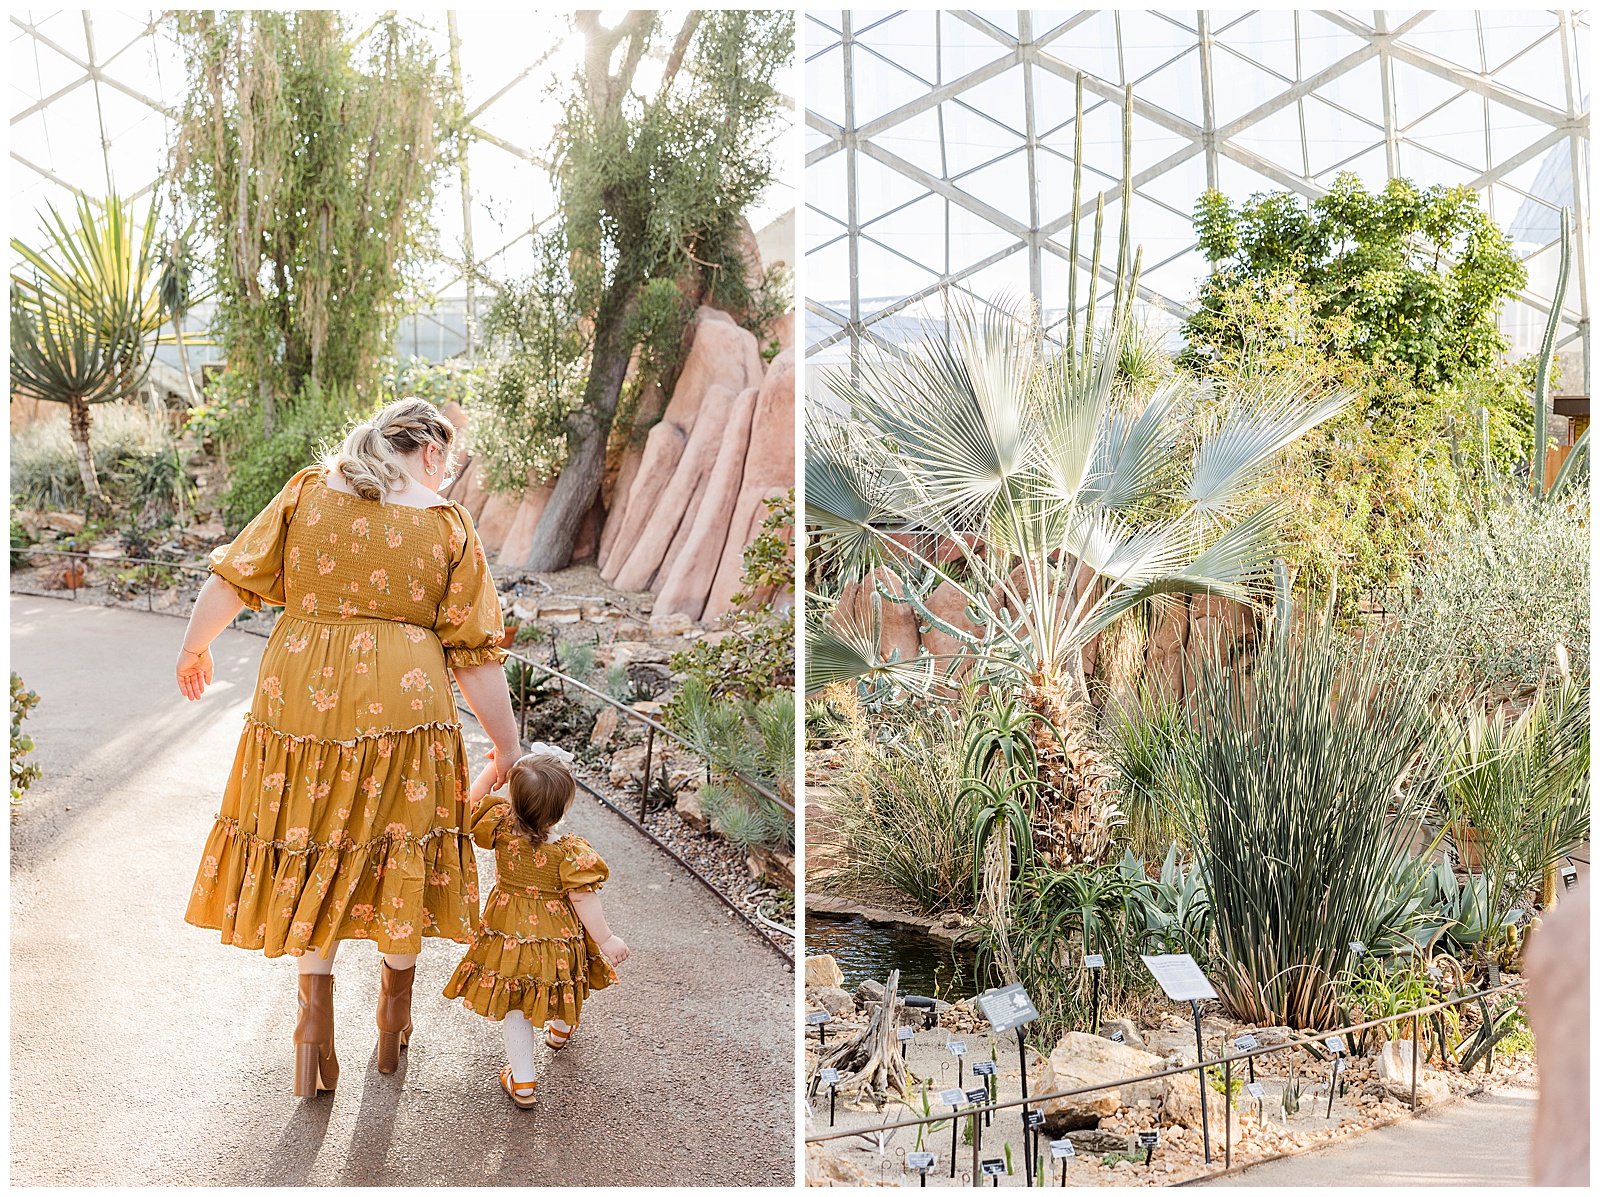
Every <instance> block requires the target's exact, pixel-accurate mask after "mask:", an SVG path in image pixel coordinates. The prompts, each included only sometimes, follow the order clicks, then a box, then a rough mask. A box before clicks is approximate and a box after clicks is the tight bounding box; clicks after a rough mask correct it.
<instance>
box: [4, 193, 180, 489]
mask: <svg viewBox="0 0 1600 1197" xmlns="http://www.w3.org/2000/svg"><path fill="white" fill-rule="evenodd" d="M48 210H49V220H47V221H46V223H45V231H46V236H47V239H48V245H47V247H46V248H45V249H44V250H36V249H33V248H30V247H29V246H26V245H24V244H23V243H22V242H20V241H18V240H16V239H15V238H13V239H12V241H11V248H12V250H13V251H14V252H15V253H16V254H17V256H18V257H19V258H20V259H21V260H22V263H23V264H24V266H25V267H26V269H25V271H19V272H17V273H13V275H12V276H11V390H12V393H13V394H17V395H23V396H26V397H28V398H30V399H38V400H43V401H44V402H48V403H62V404H65V405H66V407H67V410H68V413H69V418H68V431H69V433H70V435H71V437H72V442H73V447H74V450H75V452H76V455H77V460H78V474H79V477H80V478H81V479H82V482H83V489H84V492H85V494H87V495H88V496H89V499H90V501H91V502H99V501H100V500H101V497H102V495H101V490H100V480H99V477H98V476H97V474H96V472H95V466H94V453H93V451H92V450H91V449H90V445H89V428H90V423H91V416H90V411H89V409H90V406H91V405H92V404H96V403H109V402H112V401H114V400H117V399H124V398H126V397H128V396H129V395H132V394H134V393H135V392H137V391H138V390H139V388H140V387H142V386H143V385H144V380H145V378H146V377H147V376H148V375H149V372H150V363H151V360H152V358H151V355H150V354H148V353H147V352H146V347H145V343H144V342H145V337H146V336H147V335H149V334H150V333H153V332H155V331H157V330H158V329H159V328H160V327H161V323H162V320H163V319H164V317H163V316H162V312H161V306H160V301H159V299H158V298H157V296H156V293H155V289H154V287H153V285H152V281H151V265H152V260H153V254H152V239H153V231H154V226H155V202H154V200H152V201H151V207H150V211H149V213H148V214H147V216H146V218H145V222H144V225H143V226H142V228H141V227H138V226H136V225H135V223H134V219H133V213H132V208H131V205H124V204H123V202H122V201H121V200H119V199H118V198H117V196H116V195H114V194H113V195H111V196H110V197H108V199H107V200H106V202H105V204H104V205H102V206H97V205H96V204H95V203H94V202H93V201H91V200H89V199H88V198H87V197H85V196H79V197H78V203H77V216H78V220H77V224H76V225H75V226H74V225H72V224H69V223H68V221H67V220H66V219H65V218H64V217H63V216H62V215H61V213H59V212H57V211H56V210H55V208H54V207H50V208H49V209H48Z"/></svg>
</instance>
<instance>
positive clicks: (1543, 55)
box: [1494, 37, 1567, 112]
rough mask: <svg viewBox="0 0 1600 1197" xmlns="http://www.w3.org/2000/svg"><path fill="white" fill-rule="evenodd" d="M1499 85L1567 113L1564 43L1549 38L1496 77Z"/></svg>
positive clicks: (1499, 72)
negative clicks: (1563, 60) (1562, 66)
mask: <svg viewBox="0 0 1600 1197" xmlns="http://www.w3.org/2000/svg"><path fill="white" fill-rule="evenodd" d="M1494 79H1495V82H1496V83H1499V84H1501V85H1503V86H1505V87H1509V88H1511V89H1512V90H1513V91H1520V92H1521V93H1522V94H1523V95H1525V96H1527V97H1529V98H1530V99H1534V100H1540V101H1542V102H1543V103H1546V104H1548V105H1550V107H1552V108H1554V109H1556V110H1558V111H1560V112H1565V111H1566V110H1567V82H1566V72H1564V71H1563V70H1562V69H1561V39H1560V38H1559V37H1548V38H1546V39H1545V40H1544V41H1543V42H1541V43H1539V45H1537V46H1535V47H1534V48H1533V49H1532V50H1529V51H1528V52H1527V53H1526V54H1524V55H1523V56H1522V57H1521V58H1519V59H1517V60H1516V61H1515V62H1513V63H1511V64H1509V65H1508V66H1503V67H1501V68H1500V69H1499V70H1498V71H1496V72H1495V73H1494Z"/></svg>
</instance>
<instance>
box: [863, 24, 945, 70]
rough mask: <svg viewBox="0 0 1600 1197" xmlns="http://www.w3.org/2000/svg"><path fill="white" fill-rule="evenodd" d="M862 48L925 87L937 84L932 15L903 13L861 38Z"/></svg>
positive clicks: (875, 26)
mask: <svg viewBox="0 0 1600 1197" xmlns="http://www.w3.org/2000/svg"><path fill="white" fill-rule="evenodd" d="M860 41H861V43H862V44H863V45H865V46H869V47H871V48H872V49H873V50H875V51H876V52H877V53H878V54H879V55H880V56H881V57H882V59H883V60H885V61H887V62H891V63H893V64H894V65H895V66H896V67H898V68H900V69H901V70H902V71H906V72H909V73H910V74H912V75H914V76H916V77H917V78H919V79H921V80H922V82H923V83H924V84H925V85H927V86H928V87H933V86H935V85H936V84H937V82H938V80H939V55H938V51H937V50H936V49H935V41H936V38H935V36H934V14H933V13H931V12H917V11H911V12H903V13H899V14H897V15H895V16H894V17H891V18H890V19H889V20H887V21H884V22H882V23H881V24H878V25H874V26H873V27H872V28H871V29H869V30H868V31H867V32H866V33H864V34H862V35H861V38H860Z"/></svg>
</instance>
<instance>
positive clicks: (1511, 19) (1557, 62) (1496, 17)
mask: <svg viewBox="0 0 1600 1197" xmlns="http://www.w3.org/2000/svg"><path fill="white" fill-rule="evenodd" d="M1478 20H1479V21H1480V23H1481V24H1482V25H1483V47H1484V50H1485V51H1486V52H1487V54H1488V56H1489V73H1490V74H1492V75H1494V76H1496V77H1497V78H1499V77H1500V72H1501V71H1502V70H1504V69H1505V65H1506V63H1508V62H1510V61H1511V59H1513V58H1516V57H1517V56H1518V55H1519V54H1521V53H1522V51H1524V50H1526V49H1527V48H1528V47H1529V46H1531V45H1533V43H1534V42H1536V41H1538V40H1539V39H1540V38H1542V37H1544V36H1545V35H1546V34H1548V33H1552V32H1554V31H1555V30H1556V29H1557V27H1558V26H1559V25H1560V21H1559V20H1558V19H1557V17H1556V14H1555V13H1553V12H1551V11H1550V10H1549V9H1539V8H1525V9H1521V10H1518V11H1510V12H1506V11H1492V10H1486V11H1482V12H1480V13H1479V14H1478ZM1545 44H1546V45H1547V46H1549V47H1551V48H1552V49H1553V51H1554V56H1553V60H1552V61H1551V63H1550V67H1551V69H1553V70H1554V71H1555V73H1556V75H1557V76H1558V77H1559V75H1560V74H1561V39H1560V38H1559V37H1551V38H1548V39H1547V40H1546V43H1545ZM1543 48H1544V47H1540V49H1543ZM1537 55H1538V52H1537V51H1535V53H1534V54H1533V55H1529V56H1527V57H1537ZM1473 61H1476V59H1474V60H1473ZM1502 82H1503V80H1502Z"/></svg>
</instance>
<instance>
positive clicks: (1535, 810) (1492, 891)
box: [1440, 676, 1590, 946]
mask: <svg viewBox="0 0 1600 1197" xmlns="http://www.w3.org/2000/svg"><path fill="white" fill-rule="evenodd" d="M1462 732H1463V734H1462V735H1461V737H1460V740H1459V742H1458V743H1457V745H1456V746H1455V751H1454V753H1453V755H1452V758H1451V760H1450V762H1449V772H1448V779H1447V781H1446V783H1445V787H1444V793H1443V795H1442V801H1441V804H1440V805H1441V810H1442V813H1443V816H1444V818H1445V819H1446V826H1447V828H1448V833H1449V835H1450V837H1451V840H1452V842H1453V843H1454V844H1456V846H1457V852H1458V855H1459V854H1461V844H1460V840H1461V837H1462V836H1463V835H1464V834H1465V833H1466V829H1467V828H1473V829H1475V830H1476V831H1477V833H1478V834H1479V836H1480V837H1481V838H1479V839H1478V841H1477V845H1476V846H1477V850H1478V853H1479V855H1480V857H1481V859H1482V866H1483V876H1484V878H1485V881H1486V884H1485V885H1484V886H1483V888H1482V890H1481V892H1476V891H1475V892H1474V893H1473V899H1474V904H1475V905H1476V904H1480V903H1481V905H1479V908H1478V909H1476V910H1474V911H1472V912H1471V917H1472V918H1473V919H1474V920H1475V921H1476V922H1478V923H1480V924H1482V925H1484V926H1486V927H1488V928H1496V929H1498V927H1500V926H1501V925H1503V924H1504V922H1505V920H1506V919H1507V916H1509V915H1510V914H1511V912H1512V909H1513V907H1515V906H1517V905H1518V904H1519V903H1522V902H1524V901H1525V900H1527V899H1528V898H1529V897H1530V896H1531V895H1530V891H1532V890H1535V889H1536V887H1537V886H1538V885H1539V883H1540V882H1541V880H1542V879H1543V877H1544V874H1545V871H1546V870H1547V869H1549V868H1550V867H1552V866H1553V865H1555V864H1556V863H1557V862H1558V861H1559V860H1560V859H1561V858H1562V857H1563V856H1565V855H1567V854H1568V853H1570V852H1573V851H1576V850H1577V848H1578V847H1579V845H1581V844H1582V843H1584V842H1585V841H1586V840H1587V839H1588V837H1589V747H1590V730H1589V687H1588V685H1587V682H1586V681H1585V682H1582V683H1580V682H1579V681H1577V680H1576V679H1574V678H1572V677H1570V676H1563V677H1561V678H1559V679H1558V681H1556V682H1554V683H1552V684H1551V685H1548V686H1546V687H1545V688H1544V689H1543V690H1541V691H1540V693H1539V695H1538V698H1537V699H1536V701H1535V702H1533V703H1532V705H1530V706H1528V707H1527V708H1526V709H1525V710H1523V711H1522V712H1521V714H1519V715H1516V716H1515V717H1512V716H1511V715H1510V714H1509V713H1508V712H1507V710H1506V708H1505V707H1504V706H1496V707H1495V708H1494V709H1493V711H1492V712H1491V711H1487V710H1484V709H1483V708H1481V707H1480V708H1478V709H1475V710H1473V711H1471V712H1470V713H1469V714H1468V716H1467V719H1466V724H1465V727H1464V728H1463V729H1462ZM1486 946H1493V945H1492V944H1490V945H1486Z"/></svg>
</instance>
